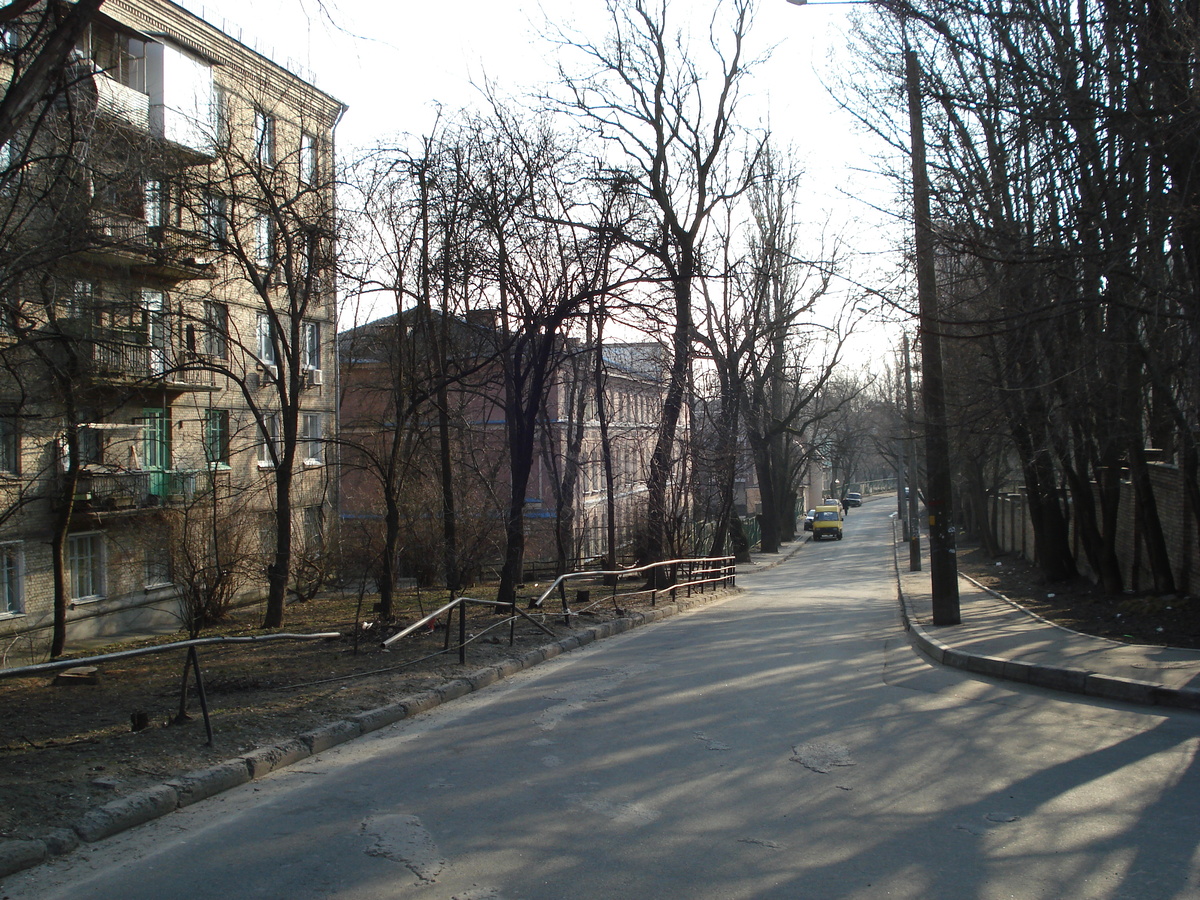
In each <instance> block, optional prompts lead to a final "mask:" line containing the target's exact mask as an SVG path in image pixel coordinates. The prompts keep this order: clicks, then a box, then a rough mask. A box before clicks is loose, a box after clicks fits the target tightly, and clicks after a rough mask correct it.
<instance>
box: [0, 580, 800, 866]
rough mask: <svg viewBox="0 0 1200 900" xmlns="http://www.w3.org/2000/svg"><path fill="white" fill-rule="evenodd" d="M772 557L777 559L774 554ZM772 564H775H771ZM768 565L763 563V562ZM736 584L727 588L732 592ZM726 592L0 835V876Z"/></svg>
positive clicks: (613, 622) (606, 625)
mask: <svg viewBox="0 0 1200 900" xmlns="http://www.w3.org/2000/svg"><path fill="white" fill-rule="evenodd" d="M779 562H783V559H780V560H779ZM774 565H778V563H774ZM763 568H769V567H763ZM736 590H737V588H736V587H735V588H733V591H735V592H736ZM728 596H729V592H723V593H722V594H720V595H716V594H714V595H711V596H707V595H704V594H701V595H699V596H693V597H690V598H683V597H681V598H677V599H676V600H675V602H674V603H669V604H667V605H665V606H659V607H655V608H654V609H651V610H647V611H645V612H633V613H630V614H628V615H626V616H622V617H621V618H618V619H610V620H609V621H607V622H601V623H598V624H596V625H593V626H592V627H591V628H587V629H585V630H583V631H581V632H578V633H576V634H572V635H567V636H566V637H564V638H560V639H559V640H557V641H554V642H552V643H549V644H545V645H543V646H541V647H537V648H535V649H533V650H530V651H528V652H526V653H525V654H523V655H522V656H520V657H517V658H510V659H506V660H504V661H502V662H500V663H496V664H494V665H490V666H485V667H484V668H482V669H477V670H476V671H474V672H472V673H470V674H467V675H464V676H463V677H462V678H457V679H455V680H453V681H449V682H447V683H446V684H444V685H441V686H439V687H437V688H433V689H431V690H427V691H422V692H421V693H419V694H410V695H408V696H404V697H400V698H399V699H397V700H396V701H395V702H394V703H390V704H388V705H387V706H382V707H379V708H378V709H372V710H367V711H366V712H361V713H357V714H355V715H352V716H349V717H348V718H346V719H343V720H339V721H334V722H330V723H329V724H328V725H323V726H321V727H320V728H316V729H314V730H312V731H308V732H305V733H304V734H301V735H299V736H297V737H295V738H292V739H290V740H285V741H283V742H281V743H279V744H274V745H270V746H266V747H259V748H257V749H255V750H253V751H251V752H250V753H246V754H243V755H242V756H238V757H234V758H233V759H228V760H226V761H224V762H221V763H217V764H216V765H214V766H210V767H208V768H206V769H198V770H196V771H194V772H187V773H185V774H183V775H179V776H177V777H175V778H172V779H170V780H169V781H166V782H164V783H163V784H159V785H155V786H153V787H149V788H146V789H144V790H141V791H137V792H135V793H132V794H129V795H127V796H125V797H120V798H118V799H116V800H113V801H112V802H110V803H106V804H104V805H103V806H100V807H97V808H96V809H93V810H90V811H89V812H87V813H85V814H84V815H83V816H82V817H81V818H80V819H79V820H78V821H76V822H74V823H73V824H72V826H71V828H69V829H56V830H54V831H51V832H48V833H47V834H46V835H44V836H43V837H42V838H40V839H37V840H27V841H17V840H11V841H4V840H0V879H2V878H5V877H7V876H8V875H12V874H14V873H16V872H19V871H21V870H22V869H28V868H31V867H32V866H36V865H39V864H40V863H43V862H45V861H46V860H48V859H51V858H52V857H55V856H63V855H65V854H67V853H70V852H72V851H73V850H75V849H76V848H77V847H78V846H79V845H80V843H81V842H82V843H87V844H90V843H95V842H96V841H101V840H104V839H105V838H107V837H111V836H112V835H114V834H117V833H119V832H122V831H125V830H126V829H129V828H133V827H134V826H136V825H142V824H144V823H146V822H149V821H151V820H153V819H156V818H159V817H160V816H165V815H166V814H167V813H170V812H174V811H175V810H176V809H182V808H183V807H185V806H190V805H191V804H193V803H197V802H199V801H200V800H205V799H207V798H209V797H213V796H215V795H217V794H220V793H222V792H223V791H227V790H230V789H232V788H235V787H239V786H240V785H243V784H246V783H247V782H250V781H253V780H255V779H257V778H262V777H263V776H265V775H268V774H270V773H271V772H275V771H278V770H279V769H283V768H286V767H287V766H290V765H292V764H293V763H296V762H300V761H301V760H304V759H307V758H309V757H310V756H314V755H316V754H317V753H320V752H321V751H322V750H328V749H329V748H331V747H336V746H337V745H339V744H343V743H346V742H347V741H351V740H354V739H355V738H358V737H362V736H364V735H367V734H370V733H371V732H373V731H378V730H379V729H381V728H386V727H387V726H388V725H393V724H395V723H396V722H399V721H401V720H403V719H408V718H411V717H413V716H415V715H417V714H418V713H422V712H425V711H427V710H430V709H433V708H434V707H435V706H440V705H441V704H442V703H446V702H449V701H450V700H455V699H458V698H459V697H462V696H465V695H466V694H469V693H472V692H473V691H477V690H480V689H482V688H484V687H487V686H488V685H490V684H494V683H495V682H497V681H500V680H501V679H503V678H507V677H509V676H511V675H515V674H516V673H518V672H521V671H523V670H525V669H528V668H531V667H532V666H536V665H537V664H538V663H540V662H544V661H545V660H548V659H553V658H554V657H556V656H559V655H560V654H562V653H566V652H569V651H571V650H575V649H578V648H579V647H583V646H586V645H587V644H590V643H592V642H593V641H596V640H600V639H602V638H606V637H612V636H614V635H618V634H623V633H624V632H626V631H629V630H631V629H633V628H637V627H638V626H641V625H648V624H650V623H652V622H659V621H661V620H663V619H665V618H668V617H669V616H673V615H676V614H678V613H681V612H686V611H688V610H690V609H695V608H698V607H701V606H707V605H708V604H709V603H712V602H715V601H717V600H723V599H726V598H727V597H728Z"/></svg>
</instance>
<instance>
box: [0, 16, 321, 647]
mask: <svg viewBox="0 0 1200 900" xmlns="http://www.w3.org/2000/svg"><path fill="white" fill-rule="evenodd" d="M69 8H70V7H69V6H65V5H64V6H61V7H52V6H51V7H48V6H46V5H45V4H37V5H35V6H34V7H33V8H32V9H30V10H29V11H28V12H27V13H25V14H24V15H23V16H22V17H21V18H19V19H17V20H15V21H13V22H10V23H7V25H6V26H5V28H4V30H3V33H2V34H0V84H3V85H4V86H5V88H4V89H5V90H7V91H8V92H10V93H11V92H13V91H14V90H16V89H17V88H18V87H20V86H21V85H22V78H23V77H24V76H25V75H26V74H27V73H28V72H30V71H32V70H33V68H34V60H35V58H36V56H37V54H38V52H39V51H41V50H42V49H43V48H44V47H45V46H46V45H47V40H48V38H49V36H50V35H51V34H52V33H53V29H54V28H55V27H58V26H57V25H56V23H61V21H62V15H61V12H62V11H63V10H65V9H69ZM55 9H57V10H58V11H59V13H60V15H57V16H56V15H53V14H50V15H48V14H47V12H48V10H49V11H50V13H53V12H54V10H55ZM101 10H102V11H101V12H100V13H95V14H93V15H92V16H91V17H90V20H89V22H88V24H87V26H86V28H84V29H83V32H82V34H81V35H80V36H79V38H78V39H77V40H76V41H75V47H74V50H73V51H72V52H71V53H70V55H69V57H68V58H67V60H66V62H65V64H63V65H59V66H57V67H56V69H55V73H56V74H55V77H54V78H53V79H52V81H51V84H50V85H49V86H48V87H47V88H46V89H45V90H44V91H42V92H41V93H39V94H38V95H37V96H36V98H35V102H34V103H33V104H32V105H31V106H30V107H29V111H28V112H27V113H26V114H25V115H24V116H23V117H22V118H21V119H20V121H19V123H18V127H17V130H16V133H15V134H14V135H13V136H12V137H11V138H10V139H9V140H8V141H7V142H5V143H4V144H3V146H0V312H2V315H3V321H2V322H0V640H4V641H6V643H7V645H8V647H9V648H10V652H9V654H8V657H7V662H8V664H13V663H16V662H18V661H20V662H27V661H28V660H29V659H30V658H31V657H36V656H37V655H38V654H39V653H43V652H44V648H45V647H46V646H49V644H48V643H47V642H48V641H50V640H51V638H52V637H53V638H55V639H57V640H58V642H59V644H60V647H61V644H62V642H63V640H64V639H65V642H66V645H67V646H70V645H71V644H72V643H77V642H78V641H80V640H82V639H84V638H88V637H92V636H96V635H101V634H105V633H110V632H116V631H120V630H124V629H126V628H129V627H151V626H153V625H164V624H165V625H168V626H169V625H171V624H186V623H189V622H191V621H194V620H195V619H196V617H197V616H200V617H201V618H204V617H205V616H210V615H212V614H213V613H214V611H215V610H216V606H214V605H212V604H217V605H220V604H224V603H228V602H230V601H231V600H232V599H234V598H238V599H245V598H248V597H253V596H255V595H262V594H264V593H265V591H266V589H267V581H268V576H267V572H268V569H269V568H270V567H272V566H273V567H274V572H275V574H276V576H277V577H279V576H280V573H282V577H285V578H292V577H295V576H294V573H295V572H297V571H299V570H300V569H302V568H303V566H300V565H299V564H298V563H297V560H304V559H305V558H309V559H311V558H315V557H316V556H318V555H319V554H320V553H321V552H322V547H323V543H324V540H325V524H326V521H327V520H328V519H331V516H330V515H328V512H329V511H331V510H332V509H333V498H332V493H331V492H332V486H333V484H334V480H333V479H332V477H330V476H329V475H328V474H327V472H328V470H329V469H330V468H331V466H330V465H329V464H330V463H331V460H330V459H329V458H328V451H327V447H328V446H329V438H330V437H331V436H332V434H333V432H334V429H335V428H336V365H334V364H333V361H334V353H333V342H334V339H335V332H336V327H335V321H336V309H335V291H334V280H333V266H334V255H335V241H336V230H335V229H336V224H337V223H336V216H335V207H334V192H333V187H332V184H333V177H332V176H333V166H334V158H333V151H334V141H333V137H334V128H335V126H336V124H337V122H338V120H339V118H340V116H341V114H342V113H343V111H344V108H343V106H342V105H341V104H340V103H339V102H338V101H336V100H335V99H334V98H332V97H330V96H329V95H327V94H325V93H323V92H321V91H320V90H318V89H317V88H315V87H314V86H313V85H311V84H309V83H308V82H306V81H305V80H303V79H301V78H300V77H298V76H297V75H295V74H293V73H291V72H289V71H287V70H285V69H284V68H282V67H280V66H279V65H276V64H275V63H274V62H272V61H271V60H269V59H267V58H265V57H263V56H261V55H259V54H258V53H256V52H254V51H253V50H251V49H249V48H248V47H246V46H245V45H243V44H241V43H239V42H238V41H235V40H234V39H232V38H231V37H229V36H228V35H226V34H224V33H223V32H222V31H220V30H219V29H217V28H215V27H213V26H212V25H210V24H209V23H207V22H205V21H203V20H202V19H200V18H198V17H197V16H195V15H193V14H191V13H189V12H187V11H186V10H184V9H183V8H181V7H179V6H176V5H174V4H172V3H169V2H165V0H108V2H106V3H104V5H103V6H102V7H101ZM326 361H328V362H329V365H328V366H327V365H326ZM327 372H328V375H327V374H326V373H327ZM279 510H284V511H285V512H284V513H280V512H279ZM283 525H286V534H287V535H290V536H293V537H294V540H293V541H291V543H290V546H289V545H288V542H287V541H281V540H280V530H281V526H283ZM281 550H283V551H285V552H283V553H282V556H281ZM286 551H290V553H291V555H290V556H289V555H288V552H286ZM281 566H282V567H283V568H282V569H281ZM284 569H286V571H284Z"/></svg>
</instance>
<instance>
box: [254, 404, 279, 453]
mask: <svg viewBox="0 0 1200 900" xmlns="http://www.w3.org/2000/svg"><path fill="white" fill-rule="evenodd" d="M278 450H279V414H278V413H267V414H266V415H264V416H263V431H262V440H261V441H259V444H258V464H259V465H260V466H273V465H275V455H276V453H277V452H278Z"/></svg>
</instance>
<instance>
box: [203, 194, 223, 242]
mask: <svg viewBox="0 0 1200 900" xmlns="http://www.w3.org/2000/svg"><path fill="white" fill-rule="evenodd" d="M200 216H201V221H200V229H201V231H202V233H203V235H204V237H205V238H206V239H207V240H208V243H209V244H211V245H212V246H213V247H220V246H221V245H222V244H224V243H225V239H226V237H227V236H228V234H229V225H228V223H229V210H228V201H227V200H226V199H225V198H224V197H222V196H221V195H220V194H206V195H205V196H204V197H203V198H202V199H201V206H200Z"/></svg>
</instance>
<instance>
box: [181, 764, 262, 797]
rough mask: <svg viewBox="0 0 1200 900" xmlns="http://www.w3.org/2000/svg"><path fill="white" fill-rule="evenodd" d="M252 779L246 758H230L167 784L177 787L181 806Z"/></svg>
mask: <svg viewBox="0 0 1200 900" xmlns="http://www.w3.org/2000/svg"><path fill="white" fill-rule="evenodd" d="M249 780H250V767H249V766H248V765H247V764H246V761H245V760H244V759H229V760H226V761H225V762H223V763H218V764H217V765H215V766H211V767H209V768H207V769H199V770H197V771H195V772H187V773H186V774H184V775H180V776H179V777H177V778H172V779H171V780H170V781H168V782H167V784H168V785H169V786H170V787H172V788H174V789H175V793H176V795H177V796H178V797H179V801H178V802H179V806H181V807H183V806H191V805H192V804H193V803H198V802H199V801H201V800H206V799H207V798H209V797H212V796H215V795H216V794H219V793H221V792H222V791H228V790H230V789H232V788H235V787H237V786H238V785H241V784H245V783H246V782H247V781H249Z"/></svg>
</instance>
